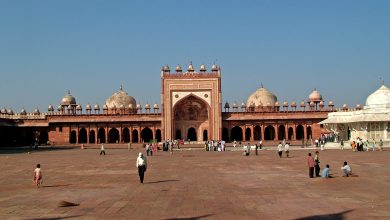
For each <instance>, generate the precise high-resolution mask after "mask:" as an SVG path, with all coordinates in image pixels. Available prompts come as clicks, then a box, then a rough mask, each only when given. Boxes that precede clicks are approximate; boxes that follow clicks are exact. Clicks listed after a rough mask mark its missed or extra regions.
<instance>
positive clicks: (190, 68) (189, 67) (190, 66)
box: [187, 62, 195, 72]
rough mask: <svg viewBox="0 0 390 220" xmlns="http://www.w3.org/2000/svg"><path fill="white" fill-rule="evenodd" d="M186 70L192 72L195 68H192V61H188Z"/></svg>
mask: <svg viewBox="0 0 390 220" xmlns="http://www.w3.org/2000/svg"><path fill="white" fill-rule="evenodd" d="M187 71H188V72H194V71H195V69H194V66H193V65H192V62H191V63H190V65H188V70H187Z"/></svg>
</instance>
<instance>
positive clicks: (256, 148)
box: [255, 144, 259, 156]
mask: <svg viewBox="0 0 390 220" xmlns="http://www.w3.org/2000/svg"><path fill="white" fill-rule="evenodd" d="M258 148H259V146H257V144H255V154H256V156H257V155H258V153H257V150H258Z"/></svg>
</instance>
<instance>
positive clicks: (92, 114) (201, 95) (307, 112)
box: [0, 64, 334, 146]
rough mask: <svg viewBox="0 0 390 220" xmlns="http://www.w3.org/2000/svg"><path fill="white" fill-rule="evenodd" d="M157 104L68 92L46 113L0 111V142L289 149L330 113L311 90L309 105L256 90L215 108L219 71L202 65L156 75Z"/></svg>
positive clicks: (315, 132)
mask: <svg viewBox="0 0 390 220" xmlns="http://www.w3.org/2000/svg"><path fill="white" fill-rule="evenodd" d="M161 87H162V89H161V91H162V92H161V97H162V100H161V106H159V105H158V104H154V105H153V106H151V105H150V104H146V105H145V106H141V105H140V104H137V102H136V100H135V99H134V98H133V97H131V96H129V95H128V94H127V93H126V92H125V91H124V90H123V89H122V87H121V88H120V89H119V91H118V92H116V93H114V94H113V95H112V96H110V97H109V98H108V99H107V101H106V103H105V104H104V105H103V106H99V105H98V104H96V105H94V106H91V105H89V104H88V105H86V106H85V108H83V107H82V106H81V105H79V104H77V102H76V98H75V97H74V96H72V95H71V94H70V92H68V94H66V95H65V96H64V97H63V98H62V100H61V103H60V105H59V106H58V107H57V109H54V107H53V106H52V105H50V106H49V107H48V112H47V113H41V112H40V111H39V110H38V109H35V110H34V112H32V113H27V112H26V111H25V110H24V109H22V111H21V112H20V113H14V112H13V111H12V110H11V109H8V110H7V109H5V108H3V109H1V111H0V138H1V139H0V144H1V145H5V146H10V145H29V144H31V143H32V142H33V141H34V139H39V141H40V142H41V143H51V144H52V143H55V144H61V145H63V144H81V143H85V144H98V143H141V142H148V141H151V140H156V141H158V142H160V141H164V140H169V139H184V140H191V141H193V142H202V141H206V140H221V139H222V140H226V141H233V140H237V141H251V142H253V141H258V140H263V141H264V142H265V144H267V143H268V144H275V142H277V141H279V140H283V139H286V140H288V141H290V142H292V143H295V144H298V143H299V144H302V143H303V142H304V141H305V140H306V141H307V140H311V139H313V138H318V137H319V136H320V135H321V133H323V132H324V130H323V128H322V127H321V126H320V125H319V124H318V123H319V122H320V121H322V120H324V119H326V118H327V114H328V112H330V111H333V107H334V106H333V102H332V101H329V105H328V107H325V105H324V101H323V99H322V96H321V94H320V93H319V92H318V91H316V90H314V91H313V92H312V93H311V94H310V95H309V97H308V100H306V101H302V102H300V103H298V104H297V103H296V102H295V101H292V102H291V104H289V103H288V102H283V103H280V102H279V101H278V100H277V97H276V96H275V95H274V94H272V93H271V92H269V91H268V90H266V89H265V88H264V87H263V86H261V87H260V88H259V89H257V90H256V91H255V92H254V93H253V94H252V95H250V96H249V97H248V100H247V102H246V103H245V102H243V103H241V104H240V105H238V104H237V103H236V102H234V103H232V104H230V103H228V102H226V103H222V90H221V70H220V67H219V66H216V65H213V66H212V67H211V71H209V72H208V71H207V70H206V67H205V66H204V65H202V66H201V67H200V70H199V71H195V70H194V67H193V66H192V64H190V65H189V66H188V69H187V71H183V70H182V68H181V67H180V66H177V67H176V68H175V70H174V71H172V72H171V70H170V68H169V66H164V67H163V68H162V70H161Z"/></svg>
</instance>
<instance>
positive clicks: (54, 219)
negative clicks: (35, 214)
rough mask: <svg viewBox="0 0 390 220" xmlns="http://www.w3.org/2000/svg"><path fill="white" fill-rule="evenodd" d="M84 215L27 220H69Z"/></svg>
mask: <svg viewBox="0 0 390 220" xmlns="http://www.w3.org/2000/svg"><path fill="white" fill-rule="evenodd" d="M81 216H82V215H72V216H64V217H50V218H29V219H25V220H60V219H67V218H78V217H81Z"/></svg>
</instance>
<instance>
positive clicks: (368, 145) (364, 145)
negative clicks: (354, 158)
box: [340, 137, 383, 152]
mask: <svg viewBox="0 0 390 220" xmlns="http://www.w3.org/2000/svg"><path fill="white" fill-rule="evenodd" d="M340 145H341V149H342V150H343V149H344V142H343V141H341V143H340ZM351 148H352V150H353V151H361V152H363V151H369V150H370V149H371V150H372V151H375V149H376V150H379V151H382V150H383V141H382V139H380V140H379V143H378V145H377V143H376V141H375V139H372V141H371V142H369V140H368V139H367V140H366V141H363V140H362V139H361V138H360V137H358V138H357V139H356V141H352V143H351Z"/></svg>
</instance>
